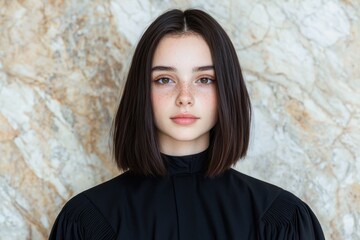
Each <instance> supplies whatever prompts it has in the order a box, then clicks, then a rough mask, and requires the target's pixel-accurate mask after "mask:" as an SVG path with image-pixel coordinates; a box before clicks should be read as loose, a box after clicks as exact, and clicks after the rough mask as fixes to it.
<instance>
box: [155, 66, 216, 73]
mask: <svg viewBox="0 0 360 240" xmlns="http://www.w3.org/2000/svg"><path fill="white" fill-rule="evenodd" d="M207 70H214V66H213V65H207V66H200V67H194V68H193V72H201V71H207ZM154 71H170V72H176V71H177V69H176V68H175V67H170V66H155V67H152V68H151V72H154Z"/></svg>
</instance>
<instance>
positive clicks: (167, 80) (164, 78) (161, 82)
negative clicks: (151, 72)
mask: <svg viewBox="0 0 360 240" xmlns="http://www.w3.org/2000/svg"><path fill="white" fill-rule="evenodd" d="M171 81H172V80H171V79H170V78H166V77H163V78H159V79H157V80H156V81H155V82H157V83H159V84H168V83H170V82H171Z"/></svg>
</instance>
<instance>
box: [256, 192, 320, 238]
mask: <svg viewBox="0 0 360 240" xmlns="http://www.w3.org/2000/svg"><path fill="white" fill-rule="evenodd" d="M260 239H261V240H325V237H324V234H323V231H322V229H321V226H320V223H319V221H318V220H317V218H316V216H315V214H314V213H313V212H312V211H311V209H310V207H309V206H308V205H307V204H306V203H304V202H303V201H301V200H300V199H299V198H297V197H296V196H295V195H293V194H291V193H290V192H287V191H284V192H283V193H281V194H280V195H279V196H278V197H277V198H276V199H275V200H274V202H273V203H272V205H271V206H270V207H269V209H268V210H267V211H266V212H265V214H264V215H263V217H262V218H261V222H260Z"/></svg>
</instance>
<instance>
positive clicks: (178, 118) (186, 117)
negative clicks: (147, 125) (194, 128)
mask: <svg viewBox="0 0 360 240" xmlns="http://www.w3.org/2000/svg"><path fill="white" fill-rule="evenodd" d="M170 119H171V120H172V121H173V122H175V123H176V124H179V125H190V124H193V123H194V122H196V120H198V119H199V118H198V117H196V116H194V115H192V114H177V115H175V116H173V117H171V118H170Z"/></svg>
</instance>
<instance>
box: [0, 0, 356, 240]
mask: <svg viewBox="0 0 360 240" xmlns="http://www.w3.org/2000/svg"><path fill="white" fill-rule="evenodd" d="M175 7H179V8H183V9H184V8H187V7H197V8H201V9H204V10H207V11H208V12H209V13H210V14H212V15H213V16H214V17H215V18H216V19H217V20H218V21H219V22H220V23H221V24H222V25H223V26H224V28H225V29H226V30H227V32H228V33H229V35H230V37H231V38H232V39H233V42H234V44H235V47H236V49H237V52H238V55H239V59H240V63H241V64H242V68H243V71H244V77H245V79H246V81H247V85H248V88H249V91H250V95H251V99H252V103H253V107H254V124H253V132H252V140H251V148H250V152H249V155H248V157H247V158H246V159H245V160H243V161H242V162H239V163H238V164H237V165H236V166H235V167H236V169H238V170H239V171H242V172H244V173H247V174H250V175H252V176H255V177H257V178H260V179H263V180H265V181H268V182H271V183H273V184H276V185H279V186H281V187H283V188H285V189H287V190H289V191H291V192H293V193H294V194H296V195H297V196H299V197H300V198H301V199H303V200H304V201H305V202H307V203H308V204H309V205H310V207H311V208H312V209H313V211H314V212H315V213H316V215H317V216H318V219H319V220H320V222H321V224H322V227H323V230H324V232H325V235H326V239H331V240H337V239H339V240H340V239H346V240H356V239H357V240H360V11H359V9H360V2H359V1H357V0H343V1H335V0H329V1H327V0H303V1H295V0H290V1H285V0H276V1H275V0H274V1H267V0H258V1H252V0H240V1H238V0H227V1H226V0H225V1H215V0H212V1H208V0H201V1H191V0H183V1H181V0H169V1H155V0H143V1H140V0H138V1H132V0H125V1H123V0H121V1H120V0H117V1H114V0H107V1H100V0H83V1H70V0H47V1H40V0H11V1H10V0H9V1H8V0H0V33H1V37H0V199H1V200H0V233H1V234H0V239H1V240H2V239H46V238H47V236H48V234H49V232H50V228H51V226H52V224H53V221H54V220H55V217H56V216H57V214H58V212H59V211H60V209H61V207H62V206H63V204H64V203H65V202H66V201H67V200H68V199H69V198H70V197H71V196H73V195H74V194H77V193H79V192H80V191H83V190H85V189H87V188H89V187H91V186H94V185H96V184H98V183H101V182H103V181H105V180H107V179H110V178H112V177H113V176H115V175H117V174H119V172H118V170H117V169H116V167H115V164H114V163H113V161H112V159H111V155H110V151H109V130H110V125H111V121H112V117H113V116H114V112H115V109H116V107H117V104H118V101H119V98H120V95H121V89H122V84H123V81H122V80H123V78H124V75H125V74H126V69H127V67H128V65H129V60H130V58H131V55H132V52H133V50H134V46H135V44H136V43H137V41H138V39H139V37H140V35H141V34H142V33H143V31H144V29H145V27H146V26H148V24H149V23H150V22H151V21H152V20H153V19H154V18H155V17H156V16H157V15H159V14H160V13H162V12H163V11H165V10H167V9H170V8H175Z"/></svg>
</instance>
